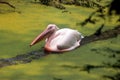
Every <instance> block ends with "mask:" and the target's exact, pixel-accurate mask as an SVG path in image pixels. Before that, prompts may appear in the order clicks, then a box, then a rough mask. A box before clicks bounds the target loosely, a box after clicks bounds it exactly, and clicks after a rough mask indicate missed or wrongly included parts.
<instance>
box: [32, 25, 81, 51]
mask: <svg viewBox="0 0 120 80" xmlns="http://www.w3.org/2000/svg"><path fill="white" fill-rule="evenodd" d="M44 38H46V44H45V50H47V51H51V52H63V51H70V50H73V49H75V48H76V47H78V46H80V41H81V40H82V38H83V36H82V35H81V33H79V32H78V31H77V30H72V29H69V28H64V29H59V28H58V27H57V26H56V25H55V24H49V25H48V26H47V28H46V29H45V30H44V31H43V32H42V33H41V34H40V35H38V36H37V37H36V38H35V39H34V40H33V41H32V43H31V44H30V46H32V45H34V44H36V43H38V42H39V41H41V40H43V39H44Z"/></svg>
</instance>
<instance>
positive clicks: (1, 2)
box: [0, 1, 15, 9]
mask: <svg viewBox="0 0 120 80" xmlns="http://www.w3.org/2000/svg"><path fill="white" fill-rule="evenodd" d="M0 4H6V5H8V6H10V7H11V8H14V9H15V6H13V5H12V4H10V3H8V2H3V1H0Z"/></svg>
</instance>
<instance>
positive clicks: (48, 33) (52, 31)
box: [30, 24, 59, 46]
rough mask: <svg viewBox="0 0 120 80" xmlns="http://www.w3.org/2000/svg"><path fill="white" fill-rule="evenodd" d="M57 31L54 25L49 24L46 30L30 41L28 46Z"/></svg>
mask: <svg viewBox="0 0 120 80" xmlns="http://www.w3.org/2000/svg"><path fill="white" fill-rule="evenodd" d="M58 29H59V28H58V27H57V26H56V25H55V24H49V25H48V26H47V28H46V29H45V30H44V31H43V32H42V33H41V34H39V35H38V36H37V37H36V38H35V39H34V40H33V41H32V43H31V44H30V46H33V45H34V44H36V43H38V42H39V41H41V40H43V39H44V38H48V37H50V36H51V35H52V34H53V33H54V32H56V31H57V30H58Z"/></svg>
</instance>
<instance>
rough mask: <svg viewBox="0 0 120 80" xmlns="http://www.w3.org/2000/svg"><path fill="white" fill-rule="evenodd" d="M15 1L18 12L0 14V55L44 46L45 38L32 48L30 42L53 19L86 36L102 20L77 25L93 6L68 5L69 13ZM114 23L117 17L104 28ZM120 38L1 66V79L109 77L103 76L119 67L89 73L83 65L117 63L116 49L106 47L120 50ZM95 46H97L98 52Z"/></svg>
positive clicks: (99, 79) (87, 79)
mask: <svg viewBox="0 0 120 80" xmlns="http://www.w3.org/2000/svg"><path fill="white" fill-rule="evenodd" d="M13 4H15V6H16V7H17V9H16V12H8V13H4V14H3V13H1V14H0V58H9V57H14V56H16V55H20V54H25V53H28V52H31V51H35V50H38V49H42V48H43V46H44V41H42V42H41V43H39V44H36V45H35V46H33V47H31V48H30V47H29V44H30V43H31V41H32V40H33V39H34V38H35V37H36V36H37V35H38V34H39V33H40V32H42V31H43V30H44V29H45V28H46V26H47V25H48V24H50V23H54V24H56V25H57V26H59V27H60V28H64V27H68V28H72V29H76V30H78V31H79V32H81V33H82V34H83V35H84V36H86V35H90V34H92V33H93V32H94V31H95V30H96V29H97V28H98V27H99V26H100V25H101V24H102V23H103V21H102V20H100V21H99V22H98V23H97V24H95V25H93V24H87V25H86V26H85V27H82V26H80V25H79V26H78V25H76V23H79V22H82V21H83V20H84V19H86V18H87V16H88V15H90V13H91V12H92V11H94V10H95V9H91V8H84V7H78V6H69V5H65V6H66V7H67V10H68V11H69V12H70V13H69V12H66V13H62V10H59V9H56V8H53V7H50V6H44V5H40V4H33V3H27V2H24V3H23V2H22V1H20V2H19V3H15V2H14V1H13ZM0 6H2V7H3V9H4V7H5V8H6V9H4V11H7V10H12V9H11V8H9V7H8V6H6V5H1V4H0ZM0 9H2V8H0ZM115 24H116V23H114V20H113V21H112V22H107V23H106V25H105V28H104V30H106V29H112V28H113V25H115ZM119 40H120V36H118V37H116V38H112V39H108V40H104V41H97V42H93V43H90V44H87V45H84V46H82V47H79V48H77V49H75V50H73V51H70V52H65V53H63V54H50V55H48V56H45V57H42V58H40V59H38V60H34V61H32V62H31V63H28V64H18V65H12V66H7V67H3V68H0V80H110V79H108V78H104V77H102V76H104V75H110V76H111V75H114V74H116V73H118V72H120V70H119V69H114V68H111V67H108V68H95V69H92V70H91V71H90V73H88V72H86V71H83V70H82V69H83V67H84V66H85V65H86V64H90V65H98V66H99V65H103V63H104V62H106V63H107V62H110V63H115V61H116V58H110V57H109V56H110V55H111V54H113V53H112V52H109V51H107V50H106V49H108V48H109V49H113V50H119V49H120V42H119ZM92 49H96V50H97V52H96V51H92ZM74 67H76V68H74Z"/></svg>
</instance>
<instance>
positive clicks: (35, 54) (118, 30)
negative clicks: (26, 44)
mask: <svg viewBox="0 0 120 80" xmlns="http://www.w3.org/2000/svg"><path fill="white" fill-rule="evenodd" d="M103 26H104V25H102V26H101V27H100V28H99V29H98V30H96V32H95V33H93V34H92V35H89V36H85V38H83V40H82V41H81V46H83V45H85V44H88V43H91V42H94V41H98V40H106V39H109V38H114V37H117V35H119V34H120V26H117V27H115V28H114V29H111V30H107V31H104V32H101V30H102V28H103ZM49 54H50V52H45V51H44V50H43V49H42V50H36V51H32V52H29V53H26V54H20V55H17V56H15V57H12V58H6V59H4V58H3V59H0V67H5V66H10V65H16V64H19V63H22V64H25V63H30V62H31V61H32V60H35V59H39V58H41V57H43V56H46V55H49Z"/></svg>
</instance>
